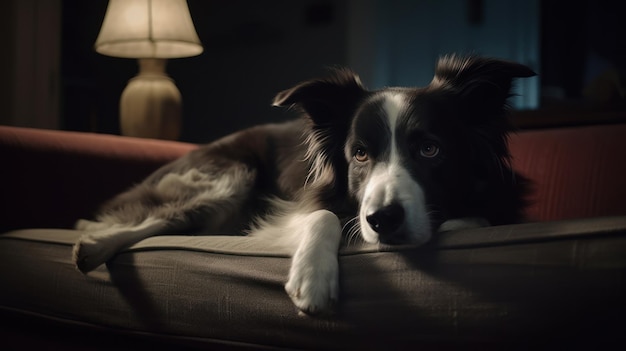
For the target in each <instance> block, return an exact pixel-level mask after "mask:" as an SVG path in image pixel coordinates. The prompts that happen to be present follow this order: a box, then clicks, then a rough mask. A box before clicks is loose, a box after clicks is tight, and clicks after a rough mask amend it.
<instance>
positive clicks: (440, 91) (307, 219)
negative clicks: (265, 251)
mask: <svg viewBox="0 0 626 351" xmlns="http://www.w3.org/2000/svg"><path fill="white" fill-rule="evenodd" d="M533 75H535V73H534V72H533V71H532V70H531V69H530V68H528V67H526V66H524V65H521V64H518V63H514V62H509V61H503V60H498V59H494V58H486V57H480V56H475V55H474V56H457V55H449V56H444V57H441V58H440V59H439V61H438V62H437V65H436V68H435V75H434V78H433V80H432V81H431V82H430V84H429V85H427V86H425V87H420V88H404V87H402V88H400V87H390V88H384V89H381V90H376V91H368V90H366V89H365V88H364V86H363V85H362V84H361V82H360V79H359V77H358V76H357V75H356V74H355V73H353V72H352V71H350V70H348V69H337V70H335V71H333V72H332V74H331V75H329V76H328V77H326V78H321V79H314V80H310V81H305V82H302V83H300V84H298V85H296V86H294V87H292V88H291V89H288V90H285V91H282V92H280V93H279V94H278V95H277V96H276V97H275V99H274V102H273V105H274V106H284V107H290V108H296V109H298V111H299V112H301V114H302V117H301V118H299V119H296V120H292V121H289V122H284V123H281V124H268V125H260V126H256V127H252V128H249V129H245V130H242V131H239V132H236V133H234V134H231V135H228V136H226V137H223V138H222V139H218V140H217V141H214V142H212V143H209V144H207V145H204V146H200V147H199V148H198V149H196V150H193V151H191V152H190V153H188V154H187V155H185V156H183V157H182V158H180V159H178V160H175V161H173V162H171V163H169V164H167V165H164V166H163V167H162V168H160V169H158V170H157V171H155V172H154V173H153V174H151V175H150V176H148V177H147V178H146V179H145V180H144V181H143V182H141V183H139V184H137V185H135V186H134V187H132V188H131V189H130V190H128V191H126V192H124V193H121V194H119V195H118V196H116V197H114V198H113V199H112V200H110V201H109V202H108V203H106V204H105V205H104V206H103V207H102V209H101V210H100V212H99V213H98V214H97V216H96V218H95V221H89V220H79V221H78V222H77V224H76V228H77V229H79V230H83V231H84V233H83V235H82V236H81V237H80V238H79V240H78V241H77V243H76V244H75V245H74V249H73V259H74V262H75V264H76V266H77V267H78V269H79V270H80V271H82V272H83V273H87V272H89V271H91V270H93V269H95V268H96V267H98V266H99V265H101V264H103V263H105V262H107V261H109V260H111V259H112V258H113V257H114V256H115V254H116V253H117V252H119V251H120V250H122V249H124V248H126V247H128V246H130V245H132V244H134V243H136V242H139V241H141V240H142V239H145V238H148V237H150V236H154V235H159V234H165V233H207V234H211V233H214V234H224V233H233V234H237V233H247V234H248V235H251V236H255V237H259V238H262V239H263V240H266V241H268V242H270V243H272V244H275V245H276V246H278V247H281V248H284V249H286V250H288V251H289V252H290V253H291V255H292V261H291V266H290V270H289V276H288V279H287V283H286V284H285V290H286V292H287V293H288V295H289V296H290V297H291V299H292V301H293V303H294V304H295V305H296V306H297V308H298V309H299V310H300V311H302V312H304V313H306V314H318V313H327V312H332V310H333V306H334V304H335V303H336V301H337V299H338V279H339V276H338V250H339V247H340V244H341V243H342V240H346V238H348V239H349V240H354V239H355V237H356V238H358V237H360V238H361V239H362V240H363V241H365V242H367V243H373V244H377V243H379V244H383V245H394V244H413V245H421V244H424V243H426V242H427V241H428V240H429V239H430V238H431V236H432V234H433V232H437V231H446V230H454V229H461V228H468V227H479V226H486V225H498V224H505V223H514V222H518V221H520V220H521V218H522V211H523V208H524V206H525V204H526V202H525V193H526V192H527V188H528V184H527V181H526V180H525V179H524V178H523V177H522V176H520V175H519V174H516V173H515V172H514V171H513V170H512V168H511V166H510V156H509V152H508V147H507V140H508V139H507V138H508V137H507V136H508V133H509V132H510V131H511V130H512V128H511V124H510V123H509V122H508V120H507V116H506V115H507V111H508V110H509V108H508V104H507V100H508V98H509V97H510V95H511V87H512V83H513V80H514V79H515V78H522V77H530V76H533Z"/></svg>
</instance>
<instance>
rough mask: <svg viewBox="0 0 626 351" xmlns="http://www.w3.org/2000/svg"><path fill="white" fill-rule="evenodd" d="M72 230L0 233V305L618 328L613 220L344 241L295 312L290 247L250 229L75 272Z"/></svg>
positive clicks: (621, 290)
mask: <svg viewBox="0 0 626 351" xmlns="http://www.w3.org/2000/svg"><path fill="white" fill-rule="evenodd" d="M80 234H81V233H80V232H78V231H74V230H59V229H31V230H19V231H12V232H8V233H4V234H0V310H1V311H4V312H6V313H8V312H10V313H11V314H13V315H15V314H22V315H24V314H28V315H36V316H38V317H41V318H45V319H48V320H53V321H54V322H55V323H56V324H64V323H65V324H68V325H69V324H76V323H79V324H80V325H82V326H90V327H93V328H98V329H105V330H116V331H123V332H127V333H138V334H142V335H144V336H145V335H148V336H149V335H154V336H157V335H158V336H159V337H160V338H166V339H168V340H170V341H172V340H173V342H176V341H177V340H179V341H182V340H186V341H193V343H195V344H199V345H220V344H221V345H240V346H242V345H243V346H245V345H250V346H255V347H261V346H264V347H279V348H311V349H321V348H324V349H334V348H346V347H350V348H354V347H359V346H360V347H367V348H371V347H376V346H385V347H390V346H393V345H395V346H407V345H410V346H411V347H416V348H417V347H418V346H419V345H426V344H428V345H439V344H447V345H450V344H457V343H467V342H474V343H477V344H488V345H492V344H494V343H495V344H497V345H500V343H504V344H518V343H538V342H541V343H544V342H561V341H563V340H569V341H570V342H576V340H577V339H578V338H581V337H584V338H586V339H587V338H595V337H596V335H601V336H602V339H601V340H609V339H610V340H614V339H615V338H620V337H621V336H620V335H621V334H619V333H617V332H618V331H621V330H622V329H621V328H623V327H624V326H625V323H624V319H623V318H622V317H623V314H624V312H626V311H625V310H626V309H625V308H624V307H625V306H624V296H625V292H626V287H625V277H626V274H625V273H626V217H610V218H596V219H589V220H570V221H560V222H544V223H529V224H522V225H510V226H499V227H490V228H481V229H474V230H464V231H457V232H449V233H444V234H440V235H439V236H438V237H437V238H436V239H435V241H434V242H433V243H431V244H430V245H427V246H425V247H421V248H415V247H411V246H400V247H377V246H371V245H364V244H358V245H351V246H348V247H346V248H343V249H342V252H341V255H340V274H341V277H340V279H341V297H340V298H341V300H340V303H339V305H338V306H337V313H336V314H335V315H333V316H325V317H309V316H301V315H299V314H298V313H297V311H296V308H295V307H294V306H293V305H292V303H291V301H290V300H289V298H288V296H287V295H286V293H285V292H284V291H283V284H284V282H285V281H286V279H287V273H288V268H289V257H288V256H287V255H286V254H285V253H284V252H280V251H278V250H276V249H275V248H272V247H271V246H268V245H266V244H264V243H262V242H259V241H258V240H256V239H254V238H248V237H230V236H160V237H153V238H149V239H147V240H144V241H142V242H140V243H138V244H136V245H134V246H132V247H131V248H129V249H127V250H125V251H123V252H122V253H120V254H119V255H118V256H116V257H115V259H114V260H113V261H111V262H110V263H109V264H107V266H102V267H100V268H98V269H97V270H95V271H94V272H92V273H90V274H89V275H88V276H84V275H83V274H81V273H80V272H79V271H78V270H76V269H75V267H74V266H73V264H72V263H71V250H72V244H73V243H74V241H75V240H76V239H77V238H78V236H79V235H80ZM618 317H619V318H618ZM572 340H573V341H572Z"/></svg>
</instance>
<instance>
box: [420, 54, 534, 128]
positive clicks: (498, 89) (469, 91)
mask: <svg viewBox="0 0 626 351" xmlns="http://www.w3.org/2000/svg"><path fill="white" fill-rule="evenodd" d="M535 75H536V73H535V72H533V71H532V70H531V69H530V68H528V67H526V66H524V65H522V64H519V63H515V62H510V61H504V60H498V59H493V58H484V57H479V56H467V57H459V56H456V55H451V56H444V57H442V58H440V59H439V61H438V63H437V67H436V69H435V77H434V78H433V80H432V82H431V83H430V86H429V87H431V88H443V89H452V90H454V91H457V92H458V93H459V94H460V96H461V98H462V102H463V103H464V105H465V106H466V107H469V108H470V109H472V110H473V112H475V115H476V117H477V118H480V117H481V116H482V117H501V116H500V115H501V112H502V111H504V109H505V107H506V106H507V105H506V104H507V99H508V98H509V97H510V96H511V85H512V83H513V79H514V78H524V77H532V76H535Z"/></svg>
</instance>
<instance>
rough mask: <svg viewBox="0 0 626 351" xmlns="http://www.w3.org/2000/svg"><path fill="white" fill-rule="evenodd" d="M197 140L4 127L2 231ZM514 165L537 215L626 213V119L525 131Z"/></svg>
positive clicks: (35, 221) (0, 130) (531, 213)
mask: <svg viewBox="0 0 626 351" xmlns="http://www.w3.org/2000/svg"><path fill="white" fill-rule="evenodd" d="M195 147H196V146H195V145H193V144H187V143H181V142H171V141H160V140H149V139H136V138H128V137H120V136H113V135H102V134H89V133H77V132H64V131H51V130H35V129H26V128H16V127H5V126H0V157H1V159H2V169H1V170H0V216H2V217H1V220H0V231H4V230H9V229H15V228H37V227H65V228H69V227H71V226H72V225H73V224H74V221H75V220H76V219H77V218H86V217H91V215H92V214H93V213H94V211H95V210H96V209H97V207H98V205H99V204H101V203H102V202H103V201H105V200H107V199H108V198H110V197H111V196H113V195H115V194H116V193H119V192H120V191H122V190H124V189H126V188H128V187H129V186H131V185H132V184H133V183H136V182H139V181H141V180H142V179H143V178H144V177H145V176H147V175H148V174H149V173H151V172H152V171H154V170H155V169H156V168H158V167H159V166H160V165H162V164H164V163H166V162H168V161H171V160H173V159H175V158H177V157H179V156H181V155H183V154H184V153H186V152H188V151H189V150H192V149H193V148H195ZM510 147H511V153H512V155H513V166H514V168H515V169H517V170H519V171H520V172H521V173H522V174H524V175H526V176H527V177H529V178H530V179H531V180H532V181H533V182H534V183H535V192H534V193H533V195H532V196H531V199H532V201H533V204H532V205H531V206H530V207H529V209H528V218H529V220H531V221H547V220H558V219H570V218H586V217H596V216H609V215H626V124H620V125H602V126H591V127H578V128H560V129H546V130H537V131H524V132H520V133H518V134H515V135H512V137H511V141H510Z"/></svg>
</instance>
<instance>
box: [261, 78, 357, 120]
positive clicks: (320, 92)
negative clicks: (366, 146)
mask: <svg viewBox="0 0 626 351" xmlns="http://www.w3.org/2000/svg"><path fill="white" fill-rule="evenodd" d="M365 94H366V91H365V89H364V88H363V86H362V85H361V81H360V79H359V77H358V76H357V75H356V74H355V73H354V72H352V71H350V70H348V69H337V70H334V72H333V74H332V75H331V76H329V77H327V78H323V79H315V80H310V81H306V82H303V83H300V84H298V85H296V86H294V87H293V88H291V89H287V90H285V91H282V92H280V93H278V95H276V97H275V98H274V102H273V105H274V106H297V107H299V108H301V109H302V110H303V111H304V112H306V113H307V114H308V116H309V117H310V118H311V120H312V121H313V123H314V124H315V125H317V126H322V127H324V126H330V125H335V124H343V123H345V122H347V121H348V120H349V119H350V118H352V115H353V113H354V110H355V109H356V106H357V105H358V103H359V101H360V100H361V99H362V98H363V97H364V96H365Z"/></svg>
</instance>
